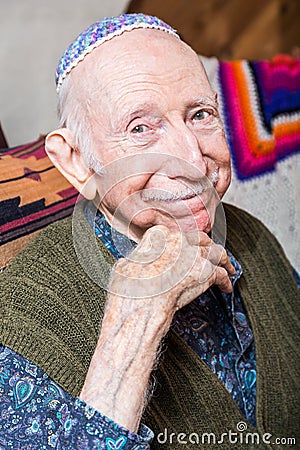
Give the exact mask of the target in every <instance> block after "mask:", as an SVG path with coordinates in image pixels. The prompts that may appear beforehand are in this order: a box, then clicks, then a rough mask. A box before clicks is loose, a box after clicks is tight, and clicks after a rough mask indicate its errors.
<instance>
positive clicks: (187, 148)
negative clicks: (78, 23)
mask: <svg viewBox="0 0 300 450" xmlns="http://www.w3.org/2000/svg"><path fill="white" fill-rule="evenodd" d="M57 87H58V93H59V114H60V120H61V128H59V129H58V130H56V131H53V132H52V133H50V134H49V135H48V137H47V142H46V148H47V152H48V154H49V157H50V158H51V159H52V161H53V162H54V164H55V165H56V166H57V167H58V169H59V170H60V171H61V172H62V173H63V175H64V176H65V177H66V178H67V179H68V180H69V181H70V182H71V183H72V184H73V185H74V186H75V187H76V188H77V189H78V190H79V191H80V192H81V193H82V194H83V196H84V197H85V198H86V200H82V201H80V202H78V204H77V206H76V209H75V212H74V215H73V220H72V221H71V220H66V221H63V222H60V223H57V224H55V225H53V226H50V227H48V228H47V230H46V231H45V232H43V233H41V234H40V236H39V237H38V238H37V239H36V240H35V242H34V243H33V244H31V245H30V246H29V247H28V248H27V249H26V250H25V251H24V252H23V253H21V254H20V255H19V256H18V257H17V258H16V259H15V260H14V262H13V263H12V264H11V265H10V266H9V267H8V268H7V269H6V270H5V272H4V274H3V276H2V285H1V290H2V314H1V316H2V318H1V325H2V327H1V333H2V334H1V343H2V347H1V353H0V356H1V362H2V364H1V368H2V370H1V382H2V387H1V389H2V390H1V397H0V403H1V411H2V416H1V437H0V444H1V448H5V449H16V448H26V449H29V448H61V449H67V448H68V449H75V448H78V449H79V448H80V449H96V448H97V449H98V448H107V449H127V448H128V449H129V448H134V449H146V448H149V447H150V445H151V447H152V446H153V448H159V447H160V446H161V445H165V447H166V448H181V447H182V445H186V446H187V448H192V447H193V448H194V447H195V445H196V447H195V448H207V445H208V444H213V443H215V444H217V443H219V444H220V445H221V444H222V445H223V447H224V448H233V444H234V448H245V446H247V448H248V446H249V448H267V446H268V445H269V444H270V443H274V442H275V439H281V438H292V439H295V436H296V432H297V427H298V424H299V416H297V415H298V412H299V411H298V410H299V403H298V402H299V394H298V392H299V389H298V379H299V359H298V358H297V352H298V348H299V320H298V318H297V317H299V314H298V312H299V292H298V289H297V284H296V283H295V280H294V278H293V272H292V269H291V267H290V265H289V263H288V261H287V260H286V258H285V256H284V254H283V252H282V250H281V248H280V247H279V245H278V243H277V242H276V240H275V239H274V237H273V236H272V235H271V234H270V233H269V232H268V231H267V230H266V229H265V228H264V226H263V225H262V224H261V223H260V222H258V221H257V220H256V219H254V218H253V217H251V216H249V215H248V214H246V213H245V212H243V211H240V210H238V209H236V208H234V207H230V206H226V205H224V209H225V215H224V214H223V212H224V209H223V207H222V204H219V200H220V199H221V198H222V197H223V195H224V193H225V192H226V189H227V188H228V185H229V183H230V161H229V152H228V148H227V145H226V141H225V137H224V131H223V129H222V125H221V121H220V117H219V114H218V105H217V100H216V95H215V93H214V92H213V91H212V89H211V87H210V85H209V83H208V80H207V78H206V75H205V72H204V69H203V67H202V66H201V63H200V62H199V58H198V57H197V55H196V54H195V53H194V52H193V50H192V49H191V48H190V47H188V46H187V45H186V44H185V43H184V42H182V41H181V40H180V39H179V37H178V36H177V34H176V33H175V31H174V30H173V29H172V28H170V27H169V26H168V25H167V24H165V23H163V22H162V21H160V20H159V19H156V18H153V17H150V16H144V15H141V14H138V15H123V16H120V17H117V18H111V19H104V20H103V21H101V22H98V23H96V24H94V25H93V26H91V27H90V28H89V29H88V30H87V31H86V32H84V33H82V34H81V35H80V36H79V37H78V39H77V40H76V41H74V43H73V44H71V46H70V47H69V48H68V50H67V51H66V52H65V54H64V55H63V57H62V59H61V61H60V64H59V66H58V69H57ZM218 204H219V205H218ZM225 216H226V218H225ZM225 220H226V221H227V227H228V229H227V242H226V250H225V249H224V248H223V247H222V246H221V245H220V242H221V243H222V239H223V244H224V243H225V242H224V239H225V236H224V232H225V231H224V230H225V229H226V228H225ZM214 240H215V241H217V242H214ZM115 259H118V262H116V263H114V262H115ZM111 268H112V270H111ZM242 271H243V274H242ZM104 305H105V312H104ZM100 324H101V326H100ZM99 329H100V331H99ZM162 342H163V345H162ZM161 348H163V349H164V351H163V355H161V357H160V358H159V354H160V353H161ZM152 372H153V375H151V374H152ZM151 377H152V378H154V380H155V382H156V384H157V386H156V387H155V390H154V395H153V396H152V398H151V400H150V395H149V390H150V388H149V386H150V385H151V381H150V379H151ZM256 380H257V381H256ZM151 389H154V387H153V386H152V388H151ZM153 432H154V436H153ZM247 433H248V435H247ZM151 442H152V444H151ZM280 442H282V443H283V444H284V441H280ZM280 442H279V441H278V442H276V443H277V444H279V443H280ZM277 448H280V446H278V447H277Z"/></svg>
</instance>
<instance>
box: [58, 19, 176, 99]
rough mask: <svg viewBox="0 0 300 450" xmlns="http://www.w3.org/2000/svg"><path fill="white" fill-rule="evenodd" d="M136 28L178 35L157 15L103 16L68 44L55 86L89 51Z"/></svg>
mask: <svg viewBox="0 0 300 450" xmlns="http://www.w3.org/2000/svg"><path fill="white" fill-rule="evenodd" d="M137 28H152V29H155V30H162V31H166V32H167V33H170V34H173V35H174V36H176V37H178V38H179V36H178V34H177V33H176V31H175V30H174V29H173V28H172V27H170V25H168V24H166V23H165V22H163V21H162V20H160V19H158V18H157V17H153V16H147V15H145V14H122V15H121V16H118V17H105V18H104V19H102V20H100V21H99V22H96V23H94V24H93V25H91V26H90V27H89V28H87V29H86V30H85V31H83V32H82V33H81V34H80V35H79V36H78V37H77V39H75V41H73V42H72V44H70V45H69V47H68V48H67V50H66V51H65V53H64V54H63V56H62V57H61V59H60V61H59V63H58V66H57V69H56V88H57V91H59V88H60V86H61V84H62V82H63V80H64V79H65V78H66V76H67V75H68V73H69V72H70V71H71V70H72V69H73V68H74V67H76V66H77V64H78V63H79V62H80V61H82V60H83V59H84V58H85V56H86V55H87V54H89V53H91V51H92V50H93V49H94V48H96V47H99V45H101V44H103V43H104V42H106V41H109V40H110V39H112V38H113V37H115V36H119V35H120V34H122V33H124V31H131V30H135V29H137Z"/></svg>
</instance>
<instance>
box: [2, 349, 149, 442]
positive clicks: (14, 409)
mask: <svg viewBox="0 0 300 450" xmlns="http://www.w3.org/2000/svg"><path fill="white" fill-rule="evenodd" d="M0 384H1V395H0V410H1V412H2V414H1V419H0V430H1V448H2V446H4V447H3V448H5V449H7V450H9V449H16V448H32V449H35V448H58V447H59V448H64V449H65V450H67V449H70V450H71V449H74V448H77V449H86V448H89V449H99V448H103V449H115V448H118V449H121V448H122V449H123V450H127V449H132V448H134V449H135V450H137V449H139V450H142V449H144V450H146V449H149V448H150V442H151V440H152V438H153V433H152V432H151V430H150V429H149V428H147V427H146V426H144V425H141V427H140V430H139V434H135V433H133V432H131V431H129V430H127V429H125V428H123V427H121V426H119V425H118V424H116V423H114V422H113V421H112V420H110V419H109V418H107V417H105V416H104V415H102V414H101V413H100V412H98V411H96V410H95V409H94V408H92V407H90V406H89V405H87V404H86V403H84V402H82V401H81V400H80V399H78V398H74V397H72V396H71V395H70V394H68V393H67V392H66V391H64V390H63V389H62V388H61V387H60V386H59V385H58V384H57V383H55V382H54V381H53V380H51V378H50V377H49V376H48V375H47V374H45V372H43V371H42V370H41V369H39V368H38V367H37V366H36V365H35V364H32V363H31V362H30V361H28V360H27V359H26V358H24V357H22V356H21V355H19V354H17V353H16V352H14V351H12V350H10V349H8V348H7V347H4V346H0Z"/></svg>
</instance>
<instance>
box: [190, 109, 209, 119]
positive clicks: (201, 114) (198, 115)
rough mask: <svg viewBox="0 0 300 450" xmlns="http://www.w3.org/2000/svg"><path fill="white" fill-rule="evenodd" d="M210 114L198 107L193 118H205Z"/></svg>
mask: <svg viewBox="0 0 300 450" xmlns="http://www.w3.org/2000/svg"><path fill="white" fill-rule="evenodd" d="M210 115H211V113H210V112H208V111H206V110H205V109H200V110H199V111H197V112H196V114H194V115H193V120H203V119H206V118H207V117H209V116H210Z"/></svg>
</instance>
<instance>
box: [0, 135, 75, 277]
mask: <svg viewBox="0 0 300 450" xmlns="http://www.w3.org/2000/svg"><path fill="white" fill-rule="evenodd" d="M44 144H45V136H42V137H40V138H39V139H38V140H37V141H35V142H31V143H30V144H26V145H21V146H19V147H14V148H6V149H1V150H0V268H3V267H5V266H6V265H7V264H8V263H9V261H10V260H11V259H12V258H13V257H14V256H15V255H16V254H17V253H18V252H19V251H20V250H21V249H22V248H23V247H25V246H26V245H27V244H28V243H29V241H31V239H32V238H33V237H34V236H35V234H37V233H38V232H39V231H40V230H41V229H42V228H44V227H45V226H46V225H48V224H50V223H52V222H55V221H56V220H60V219H63V218H65V217H67V216H69V215H71V214H72V211H73V206H74V204H75V202H76V198H77V194H78V192H77V191H76V189H75V188H74V187H72V186H71V185H70V184H69V183H68V181H67V180H66V179H65V178H64V177H63V176H62V175H61V174H60V173H59V171H58V170H57V169H56V168H55V167H54V166H53V164H52V162H51V161H50V159H49V158H48V156H47V154H46V152H45V147H44Z"/></svg>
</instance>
